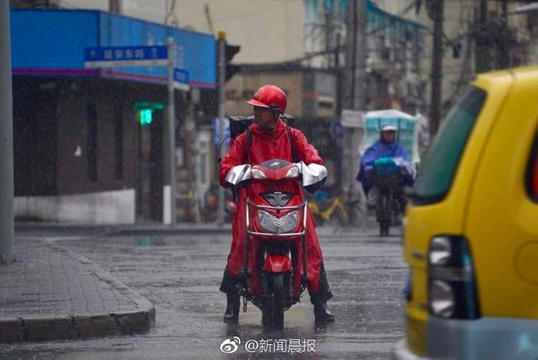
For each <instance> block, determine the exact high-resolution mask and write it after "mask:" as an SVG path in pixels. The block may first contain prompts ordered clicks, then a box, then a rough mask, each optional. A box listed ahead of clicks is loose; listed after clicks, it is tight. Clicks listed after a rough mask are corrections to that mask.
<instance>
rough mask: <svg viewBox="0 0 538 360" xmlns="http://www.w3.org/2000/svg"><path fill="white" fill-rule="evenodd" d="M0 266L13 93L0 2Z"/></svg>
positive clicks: (7, 256)
mask: <svg viewBox="0 0 538 360" xmlns="http://www.w3.org/2000/svg"><path fill="white" fill-rule="evenodd" d="M0 184H1V186H0V264H5V263H10V262H13V261H14V260H15V256H14V254H13V237H14V233H15V230H14V220H13V193H14V182H13V93H12V89H11V35H10V28H9V1H0Z"/></svg>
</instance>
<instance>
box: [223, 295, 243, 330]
mask: <svg viewBox="0 0 538 360" xmlns="http://www.w3.org/2000/svg"><path fill="white" fill-rule="evenodd" d="M226 301H227V304H226V312H225V313H224V322H226V323H229V324H235V323H237V322H238V321H239V306H240V302H239V294H226Z"/></svg>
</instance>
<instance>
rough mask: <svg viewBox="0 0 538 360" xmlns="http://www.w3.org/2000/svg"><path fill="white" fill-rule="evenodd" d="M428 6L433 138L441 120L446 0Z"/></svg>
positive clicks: (438, 0) (431, 131)
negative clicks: (430, 35)
mask: <svg viewBox="0 0 538 360" xmlns="http://www.w3.org/2000/svg"><path fill="white" fill-rule="evenodd" d="M428 6H431V7H432V8H430V9H429V10H431V11H429V14H430V18H431V19H432V20H433V26H434V27H433V52H432V70H431V84H432V87H431V102H430V137H431V138H432V139H433V137H434V136H435V134H437V130H438V129H439V124H440V122H441V93H442V73H443V21H444V7H445V4H444V0H436V1H430V2H429V3H428Z"/></svg>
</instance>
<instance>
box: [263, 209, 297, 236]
mask: <svg viewBox="0 0 538 360" xmlns="http://www.w3.org/2000/svg"><path fill="white" fill-rule="evenodd" d="M298 219H299V212H297V211H293V212H290V213H288V214H286V215H284V216H281V217H276V216H273V215H271V214H269V213H268V212H265V211H259V212H258V223H259V224H260V227H261V228H262V229H263V230H265V231H267V232H270V233H274V234H282V233H288V232H291V231H293V230H295V229H296V228H297V223H298Z"/></svg>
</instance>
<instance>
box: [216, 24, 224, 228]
mask: <svg viewBox="0 0 538 360" xmlns="http://www.w3.org/2000/svg"><path fill="white" fill-rule="evenodd" d="M217 41H218V42H219V44H218V47H219V58H218V64H217V66H218V69H219V78H218V88H219V114H218V116H219V126H218V134H219V141H222V140H223V139H224V84H225V82H226V54H225V52H226V32H224V31H219V34H218V40H217ZM218 156H219V158H220V154H219V155H218ZM224 195H225V194H224V188H223V187H222V186H219V194H218V209H217V224H218V225H220V226H222V225H224V198H225V196H224Z"/></svg>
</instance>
